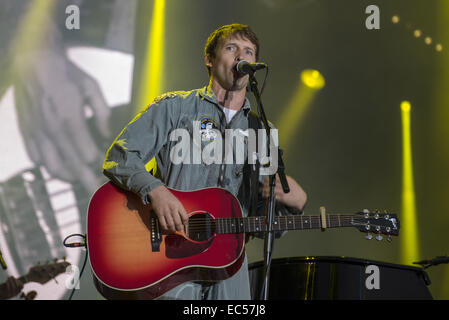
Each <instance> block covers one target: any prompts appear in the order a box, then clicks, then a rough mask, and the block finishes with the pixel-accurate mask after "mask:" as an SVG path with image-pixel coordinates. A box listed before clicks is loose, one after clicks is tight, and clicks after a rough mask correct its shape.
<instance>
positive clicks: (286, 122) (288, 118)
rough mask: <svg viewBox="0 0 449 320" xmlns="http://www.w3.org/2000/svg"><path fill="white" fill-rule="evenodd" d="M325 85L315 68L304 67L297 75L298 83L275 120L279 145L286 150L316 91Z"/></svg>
mask: <svg viewBox="0 0 449 320" xmlns="http://www.w3.org/2000/svg"><path fill="white" fill-rule="evenodd" d="M324 86H325V80H324V77H323V76H322V75H321V73H320V72H319V71H317V70H311V69H306V70H304V71H303V72H302V73H301V76H300V77H299V84H298V85H297V89H296V91H295V93H294V94H293V96H292V98H291V99H290V102H289V103H288V105H287V107H286V108H285V109H284V111H283V112H282V113H281V117H280V118H279V120H277V121H276V127H277V128H278V130H279V139H280V145H281V147H282V148H283V149H285V150H287V148H288V145H289V144H290V143H291V142H292V141H293V140H294V138H295V136H296V133H295V132H296V130H297V129H298V127H300V125H301V122H302V119H303V118H304V115H305V113H306V111H307V109H308V108H309V107H310V105H311V103H312V101H313V99H314V98H315V96H316V94H317V92H319V90H321V89H322V88H323V87H324Z"/></svg>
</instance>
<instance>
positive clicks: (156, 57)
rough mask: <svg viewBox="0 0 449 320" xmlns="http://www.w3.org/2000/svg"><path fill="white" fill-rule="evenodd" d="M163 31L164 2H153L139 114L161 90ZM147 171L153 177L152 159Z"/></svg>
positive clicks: (155, 167) (154, 170)
mask: <svg viewBox="0 0 449 320" xmlns="http://www.w3.org/2000/svg"><path fill="white" fill-rule="evenodd" d="M164 29H165V0H155V1H154V6H153V17H152V22H151V30H150V32H149V37H148V39H147V46H146V49H145V58H144V62H143V69H142V70H143V71H142V74H141V78H140V82H139V84H138V86H139V90H138V95H137V97H138V98H137V104H136V108H138V109H137V110H136V111H137V112H140V111H141V110H142V108H143V109H145V108H147V107H148V105H149V104H150V103H151V102H152V101H153V100H154V98H156V97H157V96H158V95H160V94H162V90H163V80H164V79H163V76H162V74H163V73H162V72H163V65H164ZM145 168H146V170H147V171H149V172H151V173H152V174H153V175H154V174H155V173H156V170H157V162H156V159H155V158H152V159H151V160H150V161H149V162H148V163H147V164H146V165H145Z"/></svg>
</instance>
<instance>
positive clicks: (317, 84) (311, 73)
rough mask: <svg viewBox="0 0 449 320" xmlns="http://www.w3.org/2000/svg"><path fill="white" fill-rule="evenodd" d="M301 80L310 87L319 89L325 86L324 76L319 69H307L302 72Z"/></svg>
mask: <svg viewBox="0 0 449 320" xmlns="http://www.w3.org/2000/svg"><path fill="white" fill-rule="evenodd" d="M301 81H302V83H303V84H305V85H306V86H307V87H309V88H310V89H315V90H319V89H321V88H323V87H324V85H325V81H324V77H323V76H322V75H321V73H320V72H319V71H317V70H312V69H306V70H304V71H303V72H301Z"/></svg>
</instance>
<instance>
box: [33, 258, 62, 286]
mask: <svg viewBox="0 0 449 320" xmlns="http://www.w3.org/2000/svg"><path fill="white" fill-rule="evenodd" d="M69 265H70V263H69V262H67V261H65V258H64V260H63V261H61V262H58V259H55V260H54V262H53V263H50V262H49V261H47V262H46V263H45V264H42V265H41V264H38V265H36V266H34V267H31V268H30V270H29V271H28V273H27V275H26V279H27V281H32V282H37V283H40V284H44V283H47V282H48V281H50V280H51V279H53V278H56V276H58V275H59V274H61V273H64V272H65V271H66V269H67V267H68V266H69Z"/></svg>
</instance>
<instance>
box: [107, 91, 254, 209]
mask: <svg viewBox="0 0 449 320" xmlns="http://www.w3.org/2000/svg"><path fill="white" fill-rule="evenodd" d="M249 111H250V104H249V101H248V99H246V101H245V105H244V107H243V108H242V109H241V110H240V111H238V112H237V114H236V115H235V116H234V117H233V119H232V120H231V122H230V123H229V124H228V123H227V122H226V117H225V114H224V112H223V110H222V109H221V107H220V106H219V103H218V101H217V99H216V97H215V94H214V93H213V91H212V90H211V89H210V88H208V87H204V88H202V89H196V90H192V91H187V92H185V91H178V92H171V93H167V94H164V95H162V96H160V97H158V98H156V99H155V101H154V102H153V104H151V106H150V107H148V108H147V109H146V110H144V111H143V112H141V113H139V114H138V115H137V116H136V117H135V118H134V119H133V120H132V121H131V122H130V123H129V124H128V125H127V126H126V127H125V129H124V130H123V131H122V132H121V133H120V135H119V136H118V137H117V138H116V140H115V141H114V143H113V144H112V146H111V147H110V148H109V150H108V152H107V156H106V159H105V162H104V165H103V172H104V174H105V175H106V176H107V177H108V178H110V179H111V180H112V181H114V182H115V183H117V184H118V185H120V186H121V187H123V188H125V189H127V190H130V191H133V192H135V193H136V194H138V195H139V196H140V197H141V198H142V201H143V202H144V203H145V204H146V203H148V198H147V194H148V192H149V191H151V190H153V189H154V188H156V187H158V186H159V185H161V184H162V183H164V184H165V185H166V186H168V187H170V188H173V189H177V190H196V189H201V188H206V187H222V188H224V189H227V190H228V191H230V192H231V193H233V194H234V195H235V196H238V194H239V189H240V186H241V184H242V179H243V166H244V164H243V163H242V161H239V163H237V164H236V163H235V162H236V161H234V163H233V164H225V162H226V161H225V159H224V157H225V154H226V152H222V159H221V160H222V161H218V163H210V164H207V163H205V162H204V161H200V163H199V161H198V157H200V155H198V154H195V152H196V153H198V150H201V151H202V153H205V152H206V150H207V148H206V147H207V145H208V144H209V143H211V142H212V141H213V140H214V137H213V134H212V135H211V133H213V131H212V130H211V129H215V130H218V131H215V132H216V133H218V132H221V134H222V137H224V136H225V130H226V129H235V130H234V133H235V134H237V135H238V134H240V133H241V135H242V136H241V137H238V138H241V139H242V141H244V144H245V145H246V144H247V140H248V137H247V136H245V135H244V132H245V130H246V129H248V113H249ZM195 126H197V127H195ZM175 129H185V131H184V132H188V133H189V135H190V139H188V140H189V141H188V142H189V143H188V147H189V151H188V152H184V153H185V154H184V160H185V161H182V162H181V163H177V164H176V163H174V162H173V161H172V158H171V156H172V155H171V153H172V152H173V149H174V147H175V146H176V145H178V146H179V143H180V141H179V139H178V140H176V141H171V139H170V134H172V133H173V131H174V130H175ZM239 129H240V130H239ZM195 133H200V135H201V139H194V137H193V136H194V134H195ZM198 140H201V141H198ZM224 140H225V139H224ZM225 141H226V140H225ZM223 144H226V143H223ZM199 145H201V146H200V147H201V148H199ZM223 148H225V146H223ZM237 149H238V148H237V147H234V148H233V151H232V156H233V159H234V160H236V159H237V156H240V157H241V154H240V152H239V151H240V150H237ZM228 152H229V150H228ZM243 152H244V159H245V161H246V159H247V148H244V150H243ZM212 154H213V153H212ZM153 157H156V161H157V171H156V174H155V176H153V175H152V174H150V173H149V172H148V170H147V169H146V168H145V164H146V163H147V162H148V161H150V160H151V159H152V158H153ZM195 157H196V159H195ZM240 159H241V158H240ZM241 195H242V193H241V194H240V197H241ZM239 200H241V201H242V202H243V203H242V207H245V202H246V200H245V199H239ZM244 214H245V213H244Z"/></svg>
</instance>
